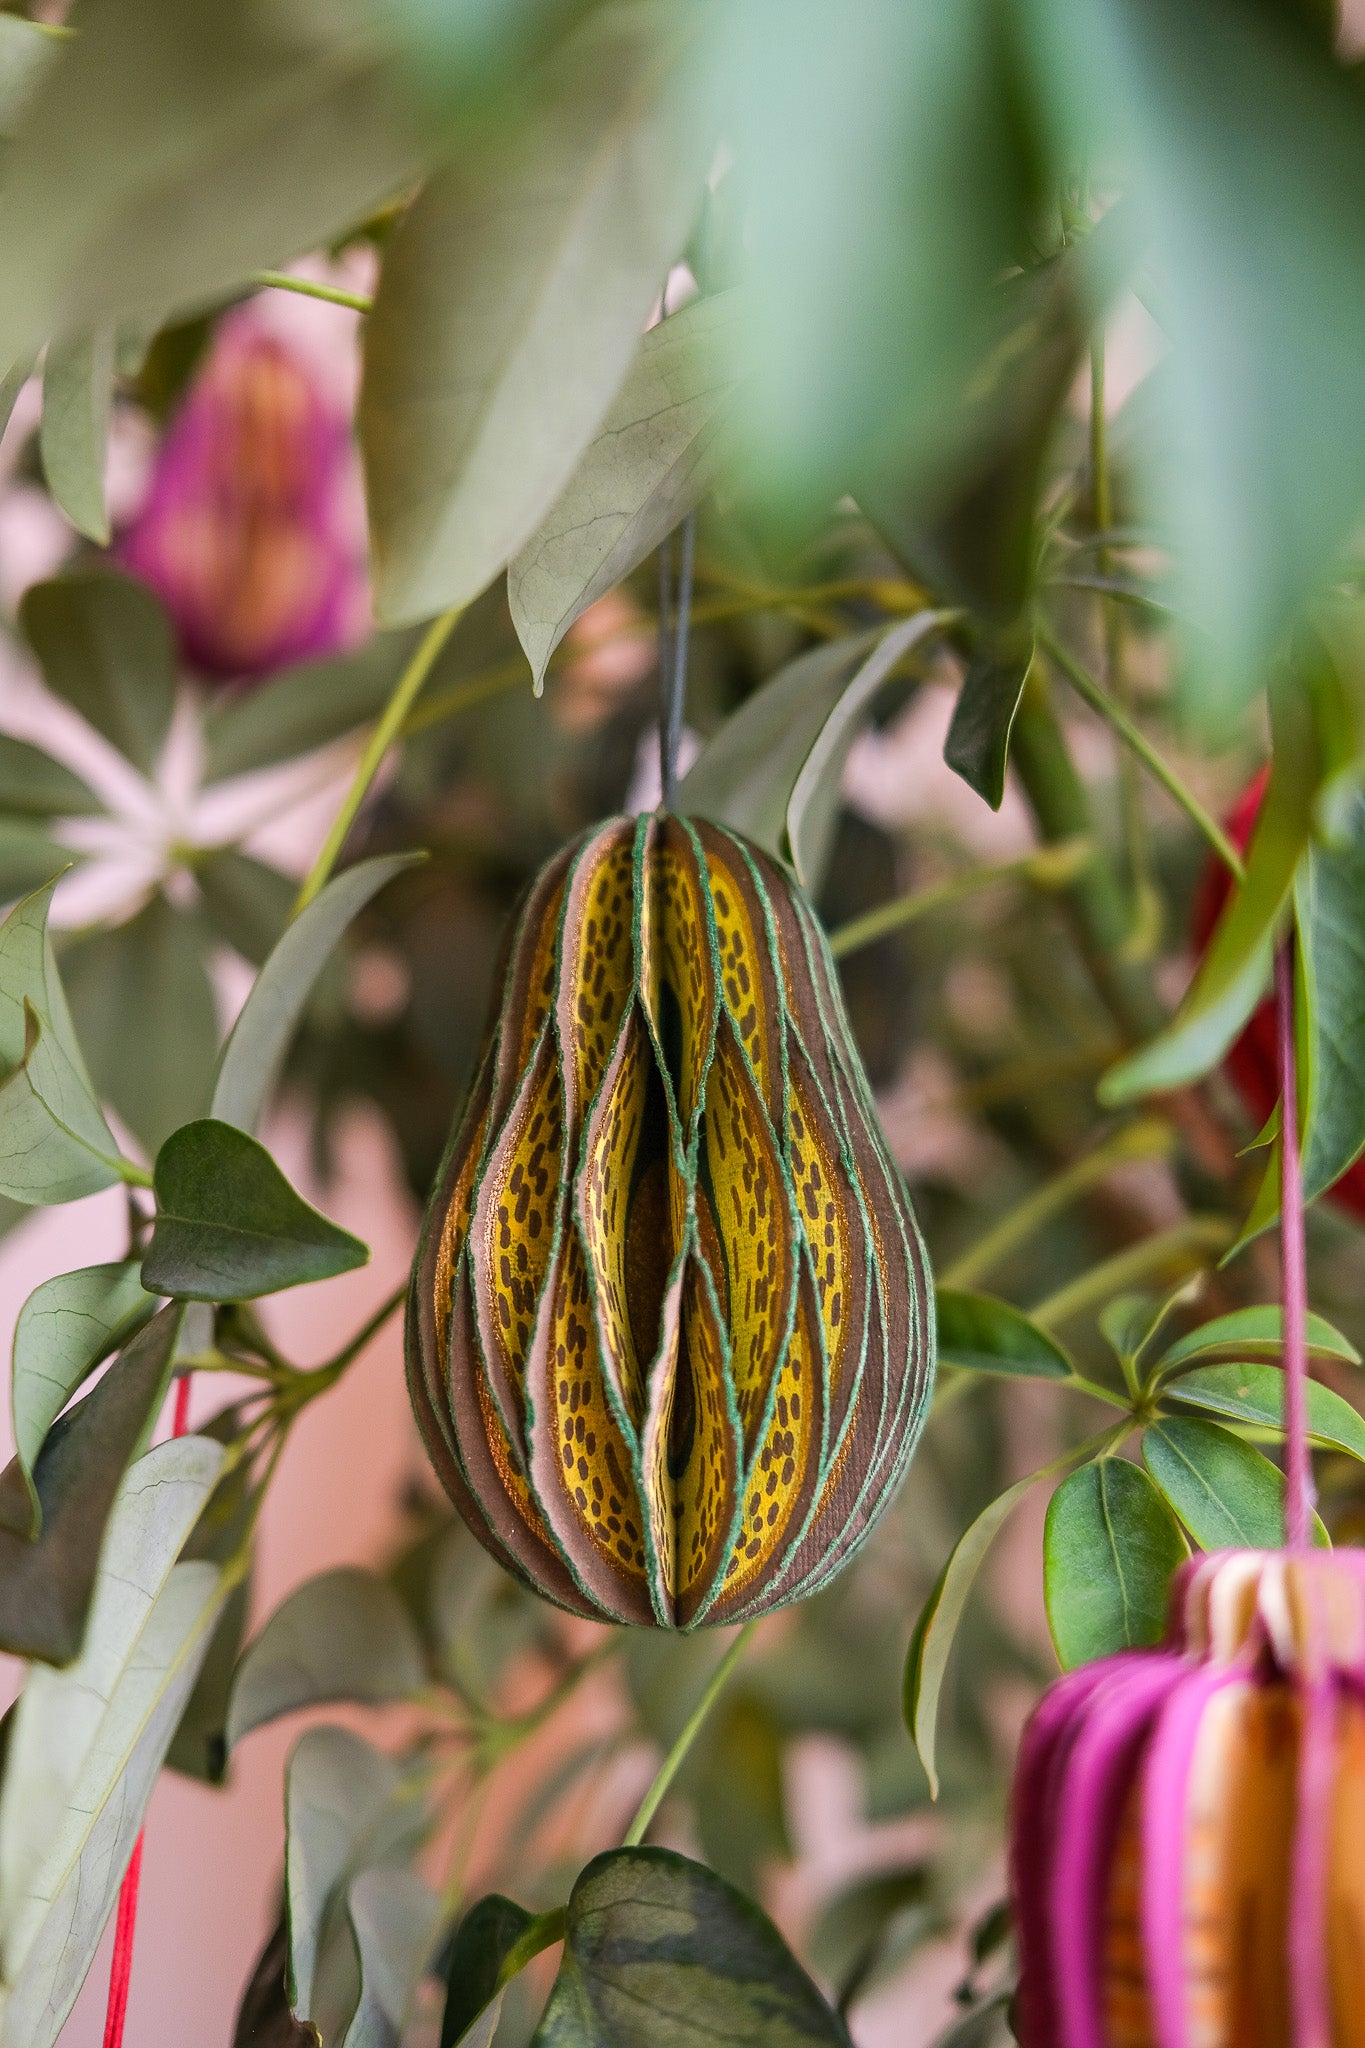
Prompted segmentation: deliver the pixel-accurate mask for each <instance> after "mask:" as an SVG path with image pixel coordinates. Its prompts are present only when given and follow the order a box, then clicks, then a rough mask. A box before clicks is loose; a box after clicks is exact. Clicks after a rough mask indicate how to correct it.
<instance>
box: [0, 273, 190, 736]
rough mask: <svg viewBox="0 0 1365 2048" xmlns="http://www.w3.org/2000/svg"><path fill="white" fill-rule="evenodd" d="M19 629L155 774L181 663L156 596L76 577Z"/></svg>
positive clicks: (104, 726)
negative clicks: (178, 660) (177, 661)
mask: <svg viewBox="0 0 1365 2048" xmlns="http://www.w3.org/2000/svg"><path fill="white" fill-rule="evenodd" d="M0 269H3V259H2V258H0ZM19 623H20V625H21V626H22V627H23V629H24V633H25V635H26V636H27V638H28V641H29V644H30V646H31V647H32V648H33V651H34V653H35V654H36V655H37V657H38V662H39V665H40V667H41V668H42V671H43V680H44V681H45V682H46V684H47V686H48V688H49V689H50V690H52V691H54V692H55V693H56V695H57V696H59V697H65V698H66V700H67V702H68V703H69V704H74V705H75V707H76V709H77V711H79V712H80V714H81V717H82V718H84V719H86V720H88V721H89V723H90V724H91V725H93V726H94V728H95V730H96V732H100V733H103V734H104V737H105V738H106V739H107V740H109V741H110V742H111V743H112V744H113V745H114V746H116V747H117V748H118V750H119V752H120V753H121V754H125V755H126V756H127V758H128V759H129V760H130V761H131V762H132V764H133V766H134V767H135V768H137V769H140V770H141V772H142V773H143V774H144V775H151V774H154V773H155V770H156V764H157V760H158V758H159V756H160V753H161V748H162V743H163V742H164V740H165V738H166V729H167V727H168V726H169V725H170V722H171V712H172V710H173V708H174V705H175V674H176V658H175V642H174V640H173V638H172V635H171V628H170V622H169V621H168V619H167V617H166V614H165V612H164V611H163V610H162V608H161V606H160V604H159V603H158V602H157V600H156V598H154V597H153V595H152V593H151V591H150V590H148V589H147V588H146V587H145V585H143V584H141V583H135V582H134V581H133V580H132V578H131V577H128V576H116V575H114V574H112V573H111V572H110V571H109V570H107V569H94V570H84V571H77V572H73V573H71V574H70V575H66V576H58V577H55V578H54V579H53V580H52V581H51V582H50V583H35V584H34V585H33V587H32V589H31V590H28V591H26V592H25V594H24V598H23V602H22V603H21V604H20V606H19Z"/></svg>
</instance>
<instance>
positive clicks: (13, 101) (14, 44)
mask: <svg viewBox="0 0 1365 2048" xmlns="http://www.w3.org/2000/svg"><path fill="white" fill-rule="evenodd" d="M60 47H61V46H60V44H59V42H58V40H57V38H56V37H55V36H53V35H52V34H50V33H49V31H48V30H47V29H46V28H44V27H43V26H41V25H40V24H39V23H38V22H36V21H25V20H24V18H23V16H22V15H18V14H0V135H3V136H4V137H5V138H6V140H8V138H9V137H10V136H11V135H13V133H14V131H15V128H16V127H17V126H18V123H19V117H20V115H21V114H22V113H23V111H24V108H25V107H26V105H27V104H28V101H29V97H30V95H31V94H32V92H33V89H34V87H35V86H36V85H37V83H38V80H39V79H40V78H41V77H42V75H43V73H44V71H46V69H47V67H48V65H49V64H50V63H51V62H52V60H53V59H54V57H55V56H56V55H57V52H58V50H59V48H60Z"/></svg>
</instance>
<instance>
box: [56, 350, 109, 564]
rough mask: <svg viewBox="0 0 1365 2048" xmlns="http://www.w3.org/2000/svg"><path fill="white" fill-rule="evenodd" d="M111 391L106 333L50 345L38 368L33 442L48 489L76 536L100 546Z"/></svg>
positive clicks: (104, 529)
mask: <svg viewBox="0 0 1365 2048" xmlns="http://www.w3.org/2000/svg"><path fill="white" fill-rule="evenodd" d="M113 390H114V336H113V330H112V329H111V328H108V327H106V328H102V329H100V330H99V331H98V332H96V333H95V334H90V335H82V336H81V337H79V338H78V339H77V340H74V341H63V342H53V343H52V344H51V345H50V347H49V348H48V352H47V358H46V361H45V362H44V364H43V417H42V425H41V427H40V429H39V434H38V443H39V446H40V448H41V449H42V455H43V474H44V475H45V476H46V478H47V484H48V489H49V490H50V491H51V493H52V495H53V497H54V498H55V499H56V501H57V503H58V504H59V505H60V506H61V509H62V511H63V512H65V514H66V516H67V518H68V519H69V520H70V521H71V524H72V525H73V526H74V527H75V529H76V531H77V533H83V534H84V535H85V536H86V538H87V540H93V541H98V543H99V544H100V546H101V547H103V546H105V545H106V544H107V542H108V539H109V514H108V512H107V511H106V509H105V503H104V461H105V451H106V449H107V447H108V442H109V408H110V403H111V401H112V398H113Z"/></svg>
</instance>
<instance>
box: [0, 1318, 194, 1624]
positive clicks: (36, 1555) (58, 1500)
mask: <svg viewBox="0 0 1365 2048" xmlns="http://www.w3.org/2000/svg"><path fill="white" fill-rule="evenodd" d="M179 1325H180V1311H179V1310H178V1309H176V1308H166V1309H163V1310H162V1311H161V1313H160V1315H158V1316H155V1317H154V1318H153V1319H152V1321H151V1322H150V1323H149V1324H148V1325H147V1327H146V1329H145V1330H143V1331H141V1332H140V1334H139V1335H138V1336H136V1337H134V1339H133V1341H132V1343H131V1344H129V1345H127V1346H126V1348H125V1349H124V1350H123V1351H122V1352H121V1353H120V1355H119V1357H118V1358H117V1359H116V1360H115V1361H114V1363H113V1364H112V1365H111V1366H110V1368H109V1370H108V1371H107V1372H106V1373H105V1375H104V1377H103V1378H102V1379H101V1380H100V1381H99V1383H98V1384H97V1385H96V1386H95V1387H94V1388H93V1389H92V1391H91V1392H90V1393H88V1394H87V1395H86V1396H85V1398H84V1400H82V1401H78V1402H77V1403H76V1405H75V1406H74V1407H73V1408H70V1409H68V1410H67V1412H66V1414H65V1415H63V1416H62V1417H61V1419H60V1421H58V1422H56V1423H55V1424H54V1425H53V1427H52V1428H51V1430H50V1431H49V1432H48V1436H47V1441H46V1442H45V1444H44V1445H43V1448H42V1451H41V1452H40V1453H39V1456H38V1461H37V1465H36V1467H35V1470H34V1474H33V1483H34V1486H35V1488H36V1490H37V1494H38V1502H39V1507H40V1510H41V1516H42V1528H41V1534H40V1535H39V1536H38V1538H37V1540H36V1541H34V1542H30V1541H29V1540H28V1539H27V1538H26V1537H24V1536H16V1535H15V1534H14V1529H15V1527H16V1526H19V1527H22V1526H23V1522H24V1517H25V1516H27V1515H28V1513H29V1512H30V1507H29V1492H28V1484H27V1481H26V1479H25V1476H24V1474H23V1471H22V1470H21V1468H20V1466H19V1462H18V1460H17V1459H16V1460H15V1461H14V1462H13V1463H12V1464H10V1465H7V1466H6V1467H5V1470H4V1472H3V1473H0V1503H3V1506H0V1648H3V1649H6V1650H10V1651H12V1652H13V1653H14V1654H15V1655H16V1656H20V1657H38V1658H41V1659H42V1660H43V1662H44V1663H48V1664H69V1663H70V1662H71V1660H72V1658H73V1657H75V1656H76V1655H77V1653H78V1652H79V1650H80V1647H81V1639H82V1636H83V1635H84V1632H85V1621H86V1616H87V1614H88V1613H89V1611H90V1600H91V1596H92V1594H93V1592H94V1588H95V1572H96V1567H97V1566H98V1564H99V1557H100V1545H101V1544H102V1542H103V1541H104V1532H105V1528H106V1526H107V1524H108V1521H109V1514H110V1510H111V1508H112V1507H113V1504H114V1499H115V1496H116V1495H117V1493H118V1489H119V1486H120V1484H121V1482H122V1479H123V1475H124V1472H125V1470H126V1468H127V1466H128V1463H129V1461H130V1460H131V1458H132V1456H133V1453H134V1452H135V1451H136V1449H137V1446H138V1444H139V1443H140V1442H141V1441H142V1439H143V1436H144V1433H145V1431H146V1429H147V1427H148V1425H149V1424H150V1422H151V1421H152V1419H153V1418H154V1416H155V1415H156V1413H157V1410H158V1408H159V1407H160V1404H161V1400H162V1397H163V1395H164V1394H165V1390H166V1384H167V1381H168V1380H169V1377H170V1369H171V1357H172V1354H173V1352H174V1349H175V1337H176V1332H177V1330H178V1328H179Z"/></svg>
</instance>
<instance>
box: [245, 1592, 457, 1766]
mask: <svg viewBox="0 0 1365 2048" xmlns="http://www.w3.org/2000/svg"><path fill="white" fill-rule="evenodd" d="M425 1677H426V1659H425V1657H424V1656H423V1654H422V1644H421V1641H420V1638H419V1637H418V1634H417V1631H416V1629H415V1628H414V1626H413V1624H412V1621H411V1620H410V1619H409V1616H408V1613H407V1610H406V1608H405V1607H404V1606H403V1603H402V1602H401V1600H400V1599H399V1598H398V1595H397V1594H396V1593H395V1592H394V1591H393V1590H392V1588H391V1587H390V1586H388V1585H387V1584H386V1583H385V1582H384V1580H383V1579H380V1578H376V1577H375V1575H374V1573H373V1572H367V1571H362V1570H360V1568H359V1567H358V1566H356V1565H340V1566H338V1567H337V1569H336V1570H335V1571H330V1572H322V1573H320V1574H319V1575H318V1577H317V1578H314V1579H307V1580H305V1582H304V1583H303V1585H301V1586H298V1587H296V1588H295V1590H294V1591H293V1592H292V1593H291V1594H290V1595H289V1597H288V1599H287V1600H285V1601H284V1602H282V1604H281V1605H280V1606H279V1607H277V1608H276V1609H275V1612H274V1613H273V1614H272V1615H271V1617H270V1619H269V1621H268V1622H267V1623H266V1625H265V1627H264V1628H263V1629H262V1630H261V1632H260V1634H259V1635H258V1636H257V1637H256V1638H255V1640H254V1642H253V1643H252V1644H251V1646H250V1648H249V1649H248V1650H247V1653H246V1655H245V1656H244V1657H243V1659H242V1661H241V1663H240V1664H239V1666H238V1668H237V1674H236V1677H235V1678H234V1680H233V1686H232V1700H231V1704H230V1706H229V1709H228V1719H227V1739H228V1746H229V1748H235V1746H236V1745H237V1743H239V1742H240V1741H241V1739H242V1737H243V1736H244V1735H247V1734H249V1733H250V1731H251V1730H252V1729H253V1728H260V1727H263V1726H264V1724H265V1723H266V1722H267V1721H274V1720H277V1719H278V1718H279V1716H280V1715H281V1714H291V1713H293V1712H294V1711H295V1709H296V1708H299V1707H311V1706H318V1705H320V1704H321V1703H322V1702H324V1701H328V1700H361V1701H365V1702H366V1703H369V1704H374V1703H377V1702H379V1701H383V1700H401V1699H407V1698H409V1697H410V1696H411V1695H412V1694H413V1693H414V1692H416V1690H417V1688H418V1687H419V1686H420V1685H421V1684H422V1683H423V1681H424V1679H425Z"/></svg>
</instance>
